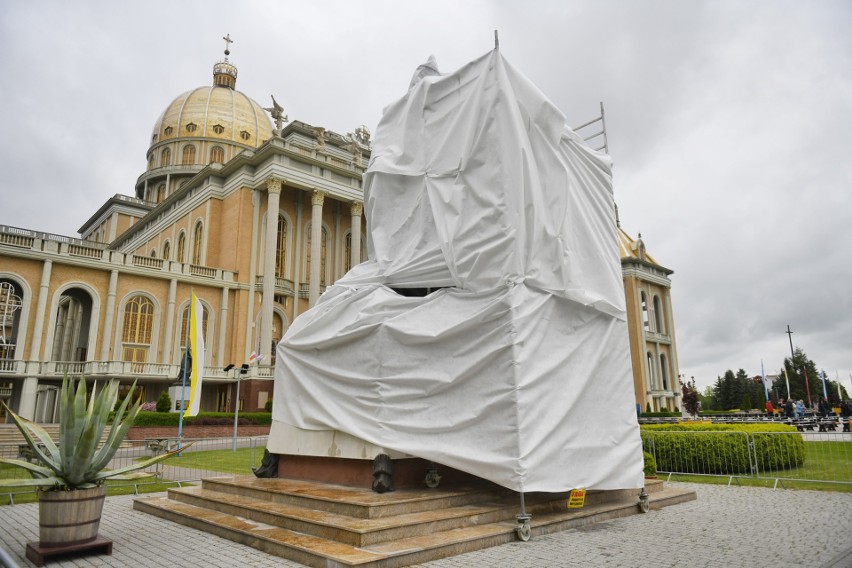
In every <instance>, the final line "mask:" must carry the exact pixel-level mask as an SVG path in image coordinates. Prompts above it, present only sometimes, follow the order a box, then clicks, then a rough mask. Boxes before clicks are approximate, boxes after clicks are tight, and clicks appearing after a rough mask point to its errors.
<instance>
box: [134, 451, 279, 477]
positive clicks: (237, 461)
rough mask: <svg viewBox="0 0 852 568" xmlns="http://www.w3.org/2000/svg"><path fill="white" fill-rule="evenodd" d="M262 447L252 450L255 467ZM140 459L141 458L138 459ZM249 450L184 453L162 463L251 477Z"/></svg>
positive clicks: (250, 454)
mask: <svg viewBox="0 0 852 568" xmlns="http://www.w3.org/2000/svg"><path fill="white" fill-rule="evenodd" d="M264 449H265V447H264V446H258V447H256V448H255V449H254V452H255V453H254V456H255V460H256V462H257V463H256V464H255V467H259V466H260V458H262V457H263V450H264ZM140 459H142V458H140ZM251 459H252V449H251V448H237V450H236V451H232V450H206V451H198V452H184V453H182V454H181V455H179V456H174V457H171V458H169V459H167V460H166V461H164V462H162V463H163V464H164V465H172V466H175V467H183V468H187V469H203V470H207V471H215V472H219V473H232V474H235V475H251V466H252V463H251Z"/></svg>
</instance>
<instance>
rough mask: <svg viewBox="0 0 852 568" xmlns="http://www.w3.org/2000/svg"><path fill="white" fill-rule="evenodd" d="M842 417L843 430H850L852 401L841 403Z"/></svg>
mask: <svg viewBox="0 0 852 568" xmlns="http://www.w3.org/2000/svg"><path fill="white" fill-rule="evenodd" d="M840 419H841V420H842V421H843V431H844V432H849V421H850V420H852V401H848V400H844V401H843V402H841V403H840Z"/></svg>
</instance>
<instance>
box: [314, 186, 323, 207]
mask: <svg viewBox="0 0 852 568" xmlns="http://www.w3.org/2000/svg"><path fill="white" fill-rule="evenodd" d="M325 196H326V193H325V192H324V191H320V190H319V189H315V190H313V191H312V192H311V204H312V205H319V206H322V204H323V202H324V201H325Z"/></svg>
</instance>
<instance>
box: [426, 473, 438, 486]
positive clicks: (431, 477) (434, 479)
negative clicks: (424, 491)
mask: <svg viewBox="0 0 852 568" xmlns="http://www.w3.org/2000/svg"><path fill="white" fill-rule="evenodd" d="M425 481H426V487H428V488H430V489H435V488H436V487H438V485H440V484H441V476H440V475H438V471H437V470H429V471H428V472H427V473H426V480H425Z"/></svg>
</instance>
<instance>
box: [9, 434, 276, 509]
mask: <svg viewBox="0 0 852 568" xmlns="http://www.w3.org/2000/svg"><path fill="white" fill-rule="evenodd" d="M267 440H268V436H251V437H249V436H245V437H236V438H181V439H180V444H181V447H186V449H185V450H184V451H182V452H181V453H180V454H178V455H176V456H172V457H170V458H168V459H166V460H164V461H162V462H160V463H157V464H154V465H152V466H150V467H148V468H146V469H145V470H144V471H145V472H147V473H150V474H151V475H150V476H149V477H145V478H141V479H136V480H132V481H111V482H110V483H109V486H110V487H111V488H112V487H125V486H127V487H132V488H133V492H134V493H135V494H139V493H140V490H141V491H142V492H144V491H145V490H146V489H149V490H150V489H152V488H153V486H155V485H156V486H162V485H170V484H174V485H178V486H181V485H183V484H184V483H198V482H199V481H201V479H202V478H203V477H213V476H216V475H229V474H237V475H251V473H252V468H256V467H259V466H260V463H261V460H262V459H263V451H264V449H265V448H266V442H267ZM177 447H178V438H177V437H174V438H148V439H145V440H125V441H124V443H123V444H122V447H121V448H119V450H118V451H117V452H116V453H115V456H114V457H113V459H112V461H110V463H109V469H118V468H121V467H125V466H128V465H131V464H132V463H135V462H138V461H141V460H143V459H147V458H150V457H153V456H155V455H158V454H161V453H163V452H165V451H168V450H171V449H176V448H177ZM235 449H236V450H240V451H235ZM246 449H247V450H248V451H247V452H246V451H244V450H246ZM30 454H31V452H27V451H26V450H25V448H24V447H23V445H21V444H5V445H0V457H6V458H23V459H27V458H28V457H29V458H31V456H30ZM4 472H9V473H12V472H13V473H12V474H13V475H15V476H26V475H27V473H26V472H25V471H24V470H22V469H20V468H14V470H11V469H10V470H4ZM9 473H7V475H8V474H9ZM146 486H149V487H146ZM35 491H36V489H35V488H32V489H30V488H25V487H24V488H19V489H16V490H15V491H12V492H9V491H2V490H0V499H2V498H3V497H8V502H9V503H10V504H14V503H15V496H16V495H21V494H24V493H34V492H35ZM4 501H6V500H5V499H4V500H1V501H0V502H4Z"/></svg>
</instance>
